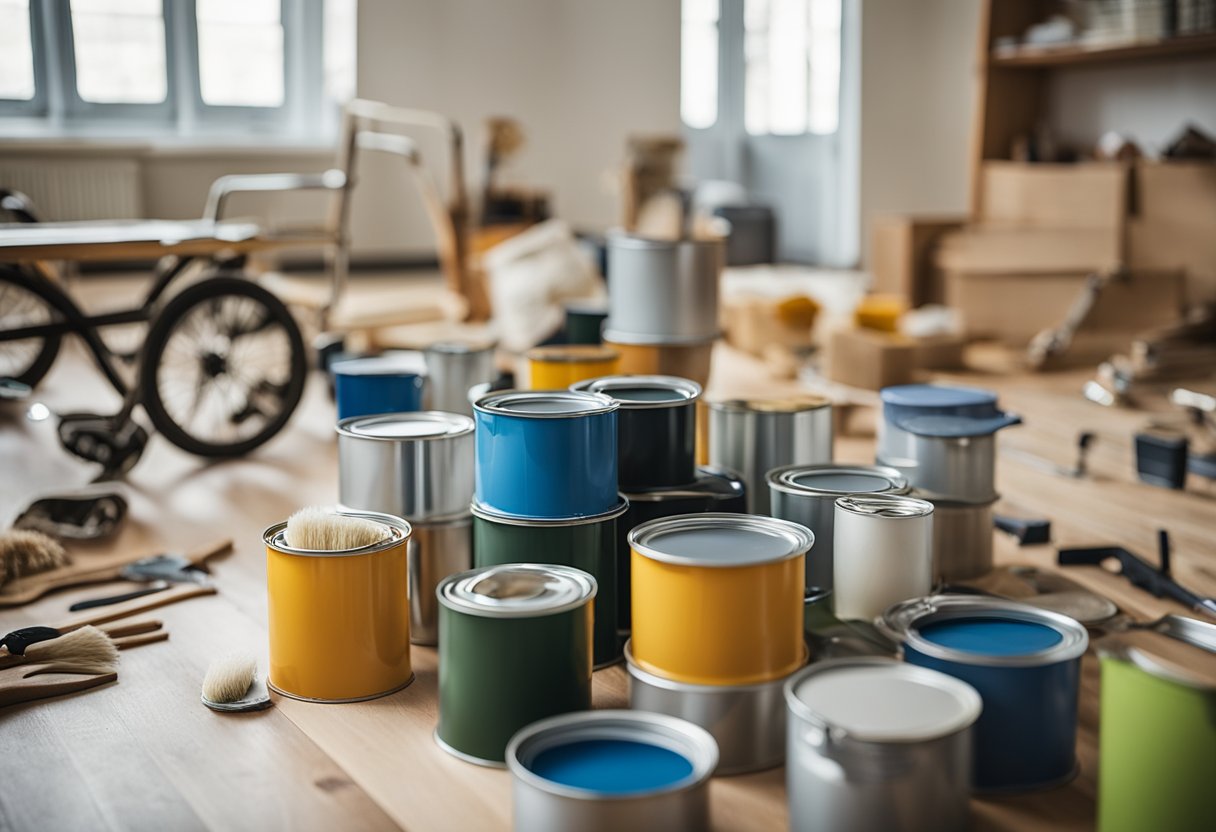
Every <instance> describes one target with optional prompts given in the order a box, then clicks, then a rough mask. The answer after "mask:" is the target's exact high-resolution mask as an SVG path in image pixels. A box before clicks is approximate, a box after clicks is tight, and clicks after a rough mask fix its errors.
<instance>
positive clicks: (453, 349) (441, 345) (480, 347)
mask: <svg viewBox="0 0 1216 832" xmlns="http://www.w3.org/2000/svg"><path fill="white" fill-rule="evenodd" d="M497 346H498V344H497V342H495V341H493V340H491V339H489V338H485V339H472V338H470V339H468V340H463V341H459V340H457V341H436V342H434V343H433V344H427V345H426V346H425V347H424V348H423V352H441V353H444V354H446V355H470V354H473V353H482V352H489V351H490V350H493V349H496V348H497Z"/></svg>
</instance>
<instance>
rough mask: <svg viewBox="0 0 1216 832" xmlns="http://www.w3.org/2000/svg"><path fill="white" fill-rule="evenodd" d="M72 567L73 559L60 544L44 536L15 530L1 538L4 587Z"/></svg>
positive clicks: (0, 575)
mask: <svg viewBox="0 0 1216 832" xmlns="http://www.w3.org/2000/svg"><path fill="white" fill-rule="evenodd" d="M69 563H71V558H69V557H68V553H67V552H66V551H65V550H64V548H63V546H61V545H60V544H59V541H57V540H55V538H53V537H50V536H49V535H45V534H43V533H42V532H36V531H27V530H24V529H12V530H11V531H7V532H5V533H3V534H0V587H2V586H4V585H5V584H6V583H7V582H8V581H9V580H11V579H16V578H20V577H22V576H23V575H33V574H35V573H37V572H47V571H49V570H51V569H58V568H59V567H60V566H66V565H67V564H69Z"/></svg>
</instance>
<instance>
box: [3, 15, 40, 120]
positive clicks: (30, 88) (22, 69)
mask: <svg viewBox="0 0 1216 832" xmlns="http://www.w3.org/2000/svg"><path fill="white" fill-rule="evenodd" d="M33 97H34V50H33V49H32V48H31V46H30V3H29V0H0V98H7V99H9V100H10V101H11V100H14V99H15V100H17V101H29V100H30V99H31V98H33Z"/></svg>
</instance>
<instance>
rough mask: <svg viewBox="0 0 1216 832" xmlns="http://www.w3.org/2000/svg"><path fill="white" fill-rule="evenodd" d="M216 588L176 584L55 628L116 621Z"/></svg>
mask: <svg viewBox="0 0 1216 832" xmlns="http://www.w3.org/2000/svg"><path fill="white" fill-rule="evenodd" d="M215 594H216V589H215V587H214V586H212V585H206V586H204V585H200V584H178V585H176V586H174V587H171V588H170V589H167V590H165V591H164V592H158V593H157V594H156V595H153V596H150V597H148V598H137V599H135V600H133V601H128V602H124V603H122V604H115V605H113V606H112V607H110V609H107V610H105V611H104V612H98V613H93V614H92V615H87V616H85V617H83V618H77V619H74V620H71V621H68V622H66V623H64V624H60V625H59V626H58V627H57V629H59V630H60V631H62V632H70V631H72V630H76V629H79V628H80V627H86V626H88V625H90V624H91V625H93V626H95V627H96V626H98V625H100V624H108V623H109V622H111V621H118V620H119V619H121V618H130V617H131V616H133V615H138V614H140V613H144V612H149V611H151V610H155V609H160V608H161V607H167V606H169V605H170V604H176V603H178V602H179V601H188V600H189V599H191V598H199V597H201V596H203V595H215Z"/></svg>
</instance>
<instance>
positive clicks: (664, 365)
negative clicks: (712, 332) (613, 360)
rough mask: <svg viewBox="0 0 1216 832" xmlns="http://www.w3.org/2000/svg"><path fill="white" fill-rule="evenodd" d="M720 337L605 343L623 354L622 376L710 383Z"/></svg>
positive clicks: (620, 369) (610, 341)
mask: <svg viewBox="0 0 1216 832" xmlns="http://www.w3.org/2000/svg"><path fill="white" fill-rule="evenodd" d="M716 340H717V339H716V338H705V339H702V340H700V341H690V342H688V343H679V344H662V343H658V344H628V343H623V342H619V341H613V340H612V339H611V338H608V337H607V336H605V337H604V344H605V345H607V346H609V347H612V348H613V349H614V350H616V351H617V352H619V353H620V354H621V360H620V362H618V367H617V372H618V373H630V374H634V375H651V376H675V377H676V378H686V379H689V380H690V381H695V382H696V383H697V384H699V385H701V386H702V387H704V386H705V385H707V384H709V370H710V364H711V362H712V359H713V353H714V343H715V341H716Z"/></svg>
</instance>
